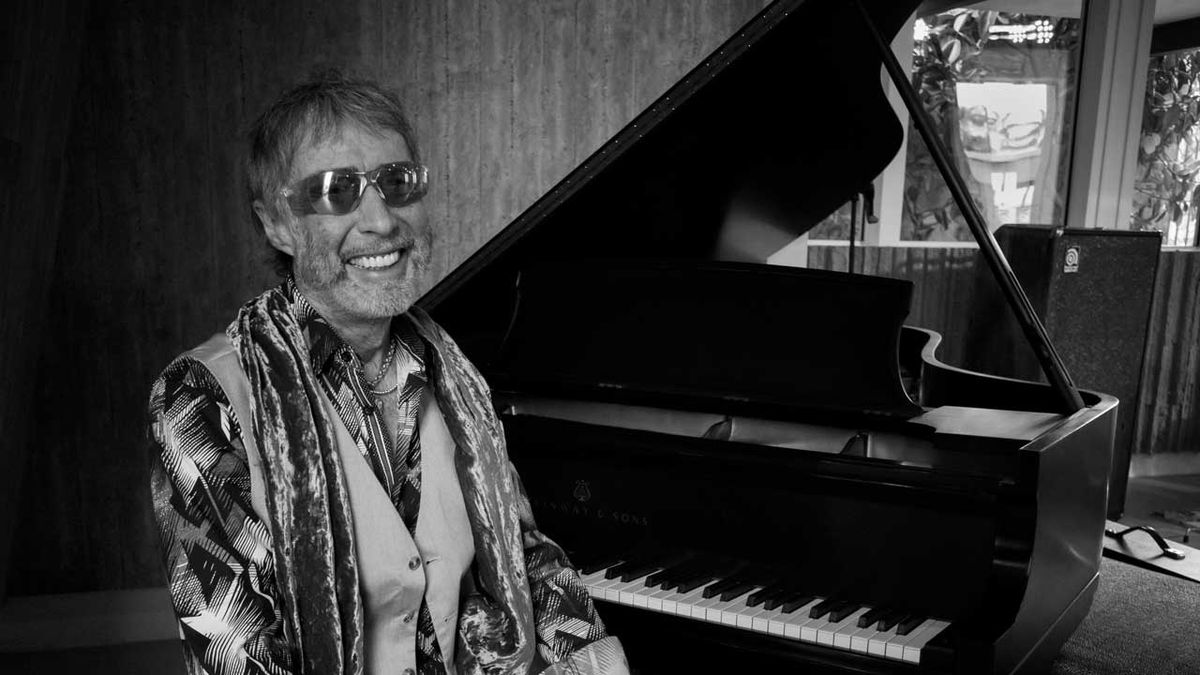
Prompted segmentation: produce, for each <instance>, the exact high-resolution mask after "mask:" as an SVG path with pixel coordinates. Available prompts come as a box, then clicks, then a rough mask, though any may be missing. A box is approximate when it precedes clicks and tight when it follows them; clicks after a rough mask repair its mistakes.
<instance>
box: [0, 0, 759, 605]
mask: <svg viewBox="0 0 1200 675" xmlns="http://www.w3.org/2000/svg"><path fill="white" fill-rule="evenodd" d="M764 4H765V2H762V1H761V0H753V1H751V0H738V1H737V2H719V1H717V0H705V1H704V2H690V1H689V0H669V1H668V0H663V1H661V2H653V3H647V2H638V1H636V0H553V1H551V2H541V1H537V0H522V1H520V2H505V3H499V2H488V1H486V0H448V1H445V2H442V1H439V2H395V3H390V2H384V3H380V2H371V1H367V0H361V1H358V2H350V3H327V2H317V1H316V0H297V1H289V2H257V3H234V2H231V1H230V0H210V1H209V2H206V3H189V2H184V1H183V0H165V1H164V0H116V1H114V2H106V3H98V5H99V6H98V7H96V11H95V12H94V13H93V14H92V16H91V17H90V19H89V21H88V24H87V27H86V40H78V41H77V44H78V45H81V47H80V48H81V49H82V50H83V54H84V58H83V59H82V60H83V62H84V68H85V70H84V72H83V76H82V77H81V78H80V86H79V88H78V91H77V92H74V93H75V98H76V101H77V105H76V106H75V110H76V115H75V120H74V122H73V123H72V124H71V127H70V133H69V140H68V141H67V143H66V150H65V154H66V157H67V162H68V165H69V166H70V167H71V171H72V175H73V182H72V194H71V199H69V200H63V214H62V217H61V219H58V218H56V219H54V223H52V225H53V224H61V231H62V236H61V237H60V238H59V244H58V245H57V247H56V248H55V246H54V244H53V243H49V244H45V243H44V242H43V244H44V245H45V246H47V247H48V248H46V249H45V251H47V259H49V256H50V254H51V253H52V254H53V255H54V256H55V257H56V258H57V260H58V264H57V265H56V267H55V273H53V274H51V272H50V271H49V270H48V268H47V267H45V266H43V267H39V268H36V269H37V271H36V272H35V273H34V272H27V274H26V276H27V277H28V278H24V277H23V278H22V279H20V280H19V281H20V282H21V283H20V285H18V286H16V288H17V289H27V288H30V287H34V286H37V285H38V284H40V285H41V288H43V289H45V293H44V295H48V297H49V303H48V304H49V311H50V316H51V317H52V320H51V321H50V322H49V324H48V328H49V333H48V335H49V336H50V338H49V339H47V340H45V341H43V342H41V343H40V349H37V348H36V347H37V344H38V343H37V342H36V341H35V342H33V343H31V342H30V341H29V340H25V341H24V344H25V345H26V347H29V349H28V350H27V352H28V353H24V354H23V355H22V358H23V359H24V362H25V363H27V364H28V363H40V364H41V366H40V372H39V373H38V377H37V378H36V379H37V381H38V383H39V384H38V386H37V387H36V388H35V391H34V403H33V404H32V406H31V407H32V408H33V410H32V411H31V412H32V414H31V415H29V418H30V420H29V421H30V425H31V428H36V429H38V436H37V438H36V442H35V443H31V444H30V447H33V448H34V449H35V450H36V453H34V455H33V457H32V459H31V462H30V465H29V466H30V468H29V471H28V472H27V474H28V478H27V480H25V482H24V489H25V491H26V493H27V494H35V495H37V496H38V499H37V500H36V501H35V502H30V501H28V500H26V501H25V502H24V505H23V507H22V510H21V513H20V525H19V531H18V532H17V534H16V546H17V548H18V549H19V551H20V555H19V556H17V557H15V558H14V559H13V565H12V567H13V569H12V574H11V575H10V580H11V584H12V589H13V592H14V593H18V594H34V593H57V592H72V591H89V590H108V589H120V588H132V587H142V586H152V585H156V584H159V583H161V582H162V576H161V571H160V569H159V561H158V552H157V549H156V541H155V539H156V535H155V533H154V530H153V527H152V523H151V518H150V514H149V511H148V488H147V476H146V464H147V451H148V443H147V440H146V430H145V419H144V409H145V402H146V397H147V395H148V392H149V385H150V382H151V381H152V380H153V378H154V377H155V376H156V375H157V373H158V372H159V371H160V370H161V368H162V367H163V366H165V365H166V363H167V362H168V361H169V360H170V359H171V358H172V357H173V356H174V355H176V354H178V353H179V352H181V351H182V350H184V349H186V348H187V347H189V346H191V345H194V344H197V343H199V342H200V341H202V340H203V339H205V338H206V337H207V336H208V335H210V334H212V333H213V332H215V331H217V330H220V329H222V328H223V327H224V326H225V325H226V324H227V323H228V322H229V321H230V320H231V319H232V318H233V316H234V314H235V312H236V310H237V308H238V306H239V305H240V304H241V303H242V302H244V301H245V300H246V299H248V298H250V297H252V296H253V295H254V294H256V293H257V292H259V291H260V290H262V289H263V288H264V287H266V286H267V285H269V284H272V283H274V280H275V278H274V275H273V273H272V272H271V271H270V269H269V267H268V262H267V261H268V260H269V255H268V253H267V249H266V248H265V245H264V244H263V243H262V242H261V240H260V238H259V235H258V234H257V232H256V231H255V230H254V228H253V227H252V225H251V224H250V219H249V210H248V208H247V205H246V203H245V193H244V187H243V181H244V174H243V169H242V167H241V140H240V139H241V135H242V134H243V132H244V131H245V129H246V128H247V127H248V125H249V124H250V122H251V121H252V118H253V115H255V114H257V112H258V111H260V110H261V109H262V107H263V106H264V105H266V104H267V103H268V102H269V101H271V100H272V99H274V98H275V97H276V96H277V95H278V94H279V93H280V92H281V91H282V90H283V89H284V88H286V87H287V86H289V85H291V84H293V83H295V82H296V81H297V80H298V79H300V78H302V77H303V76H304V75H305V74H306V73H308V72H310V71H311V70H313V69H315V68H321V67H329V66H336V67H340V68H343V69H345V70H348V71H351V72H354V73H358V74H362V75H365V76H369V77H374V78H376V79H380V80H381V81H383V82H385V83H386V84H388V85H390V86H393V87H395V88H396V89H398V90H399V91H400V93H401V95H402V98H403V99H404V100H405V102H406V105H407V107H408V109H409V111H410V114H411V115H412V117H413V119H414V124H415V126H416V129H417V132H418V136H419V137H420V140H421V144H422V151H423V155H424V157H425V159H426V161H427V162H428V163H429V164H430V166H431V171H432V176H433V181H434V183H433V187H432V190H431V195H430V198H429V207H430V212H431V217H432V218H433V222H434V225H435V228H436V230H437V232H438V236H439V249H438V252H437V255H436V257H435V259H434V261H433V270H432V272H433V273H432V275H431V279H430V283H432V282H434V281H436V280H437V279H438V278H440V277H441V276H443V275H445V274H446V273H447V272H448V271H449V270H450V269H452V268H453V267H454V266H455V265H457V264H458V263H459V262H461V261H462V260H463V259H464V258H465V257H467V256H468V255H469V254H470V253H471V252H473V251H474V250H475V249H476V248H478V247H479V246H480V245H481V244H482V243H483V242H485V241H487V240H488V239H489V238H490V237H491V236H492V235H493V234H495V233H496V232H497V231H498V230H499V229H500V228H501V227H503V226H504V225H505V224H507V223H508V222H510V221H511V220H512V219H513V218H515V217H516V216H517V215H518V214H519V213H520V212H521V211H522V210H524V209H525V208H527V207H528V206H530V205H531V204H532V203H533V202H534V201H535V200H536V199H537V198H538V197H539V196H541V195H542V194H543V193H544V192H545V191H547V190H548V189H549V188H550V187H551V186H553V185H554V184H555V182H557V181H558V180H559V179H560V178H562V177H563V176H564V175H565V174H566V173H567V172H568V171H570V170H571V169H573V168H574V167H575V166H576V165H577V164H578V163H579V162H580V161H582V160H583V159H584V158H585V157H586V156H587V155H588V154H590V153H591V152H592V151H593V150H595V149H596V148H597V147H599V145H600V144H601V143H603V142H604V141H605V140H607V139H608V138H609V137H611V136H612V135H613V134H615V133H616V132H617V131H618V130H619V129H620V128H621V127H622V126H623V125H624V124H625V123H626V122H627V121H629V120H630V119H632V118H633V117H634V116H635V115H636V114H637V113H638V112H640V111H641V110H642V109H643V108H645V107H646V106H647V105H649V104H650V103H651V102H652V101H653V100H654V98H656V97H657V96H658V95H660V94H661V93H662V92H663V91H664V90H665V89H666V88H667V87H668V86H669V85H671V84H672V83H674V82H675V81H677V80H678V79H679V78H680V77H681V76H682V75H683V74H684V73H685V72H686V71H687V70H688V69H690V68H691V67H692V66H694V65H695V64H696V63H697V62H698V61H699V59H700V58H702V57H703V56H704V55H705V54H707V53H708V52H709V51H711V50H712V49H713V48H715V47H716V46H717V45H719V44H720V43H721V42H722V41H723V40H725V39H726V38H727V37H729V35H730V34H732V33H733V31H734V30H735V29H736V28H737V27H739V26H740V25H741V24H742V23H744V22H745V21H746V20H748V19H749V18H750V17H751V16H752V15H753V14H754V13H755V12H756V11H758V10H759V9H760V8H761V7H762V6H763V5H764ZM46 6H47V7H48V8H51V9H52V8H53V7H56V5H54V4H53V3H48V4H47V5H46ZM81 26H82V24H81ZM36 51H37V50H32V49H31V50H29V52H28V53H35V52H36ZM22 91H26V89H22ZM28 91H31V92H32V91H34V90H33V89H29V90H28ZM61 131H62V133H61V134H59V136H61V137H63V138H67V137H68V134H67V133H66V131H67V129H66V128H64V129H62V130H61ZM3 147H5V148H7V147H10V146H9V145H5V146H3ZM5 152H6V153H7V150H6V151H5ZM41 226H42V225H40V224H29V225H28V226H26V229H24V230H22V233H23V236H26V237H33V235H35V234H38V233H40V232H41V231H39V230H36V228H37V227H41ZM52 230H53V228H52V227H51V228H50V230H47V231H52ZM9 250H13V249H9ZM28 269H30V270H32V269H34V268H28ZM36 305H37V303H36V301H30V304H29V306H30V307H33V306H36ZM12 306H13V305H8V306H7V307H12ZM16 306H18V307H24V305H21V304H20V302H18V303H17V305H16ZM4 323H5V328H4V329H5V330H9V329H11V328H12V327H13V324H12V323H11V322H7V321H6V322H4ZM16 342H18V341H14V342H13V343H12V344H16ZM4 344H5V346H6V349H7V348H8V345H9V344H10V341H9V339H8V337H7V336H6V338H5V343H4ZM6 358H7V353H6ZM6 363H7V362H6ZM6 373H7V371H6ZM28 379H31V378H24V379H21V378H18V379H16V380H10V381H17V382H20V381H25V380H28Z"/></svg>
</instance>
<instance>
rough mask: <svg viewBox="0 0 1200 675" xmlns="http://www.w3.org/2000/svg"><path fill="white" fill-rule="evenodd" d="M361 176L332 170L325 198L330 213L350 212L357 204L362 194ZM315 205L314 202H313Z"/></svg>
mask: <svg viewBox="0 0 1200 675" xmlns="http://www.w3.org/2000/svg"><path fill="white" fill-rule="evenodd" d="M361 181H362V178H361V177H359V176H356V175H355V174H353V173H352V172H349V171H334V172H333V176H332V177H331V178H330V180H329V189H328V191H327V192H326V194H325V200H326V201H327V202H328V204H329V212H330V213H350V212H351V211H353V210H354V207H355V205H357V204H358V197H359V195H360V194H362V187H361ZM314 205H315V202H314Z"/></svg>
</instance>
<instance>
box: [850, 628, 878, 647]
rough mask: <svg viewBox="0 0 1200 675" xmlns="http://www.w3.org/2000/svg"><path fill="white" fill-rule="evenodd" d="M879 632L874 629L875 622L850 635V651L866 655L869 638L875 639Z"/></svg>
mask: <svg viewBox="0 0 1200 675" xmlns="http://www.w3.org/2000/svg"><path fill="white" fill-rule="evenodd" d="M878 633H879V631H878V630H877V629H876V628H875V622H871V625H869V626H867V627H865V628H859V629H858V630H856V631H854V632H853V633H851V634H850V651H852V652H860V653H862V654H866V653H868V651H869V650H868V646H869V642H870V640H871V638H873V637H875V636H876V635H877V634H878Z"/></svg>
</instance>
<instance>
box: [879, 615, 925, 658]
mask: <svg viewBox="0 0 1200 675" xmlns="http://www.w3.org/2000/svg"><path fill="white" fill-rule="evenodd" d="M927 623H929V619H926V620H925V621H922V622H921V624H920V625H918V626H917V627H916V628H914V629H912V630H911V631H909V633H908V635H899V634H897V635H896V637H894V638H892V639H891V640H888V643H887V653H885V654H884V656H886V657H888V658H889V659H895V660H897V661H903V660H904V647H905V645H907V644H909V643H910V642H912V641H913V640H914V639H915V638H916V636H917V635H919V634H920V633H921V631H922V629H923V628H924V627H925V624H927Z"/></svg>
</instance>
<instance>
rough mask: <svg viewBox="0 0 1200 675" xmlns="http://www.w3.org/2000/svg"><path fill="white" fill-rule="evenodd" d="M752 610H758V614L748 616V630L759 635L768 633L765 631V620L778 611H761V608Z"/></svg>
mask: <svg viewBox="0 0 1200 675" xmlns="http://www.w3.org/2000/svg"><path fill="white" fill-rule="evenodd" d="M754 609H756V610H758V613H757V614H751V615H750V630H752V631H756V632H759V633H766V632H768V631H767V620H768V619H769V618H770V617H772V616H773V615H774V614H775V613H776V612H778V610H774V609H763V608H762V607H761V606H759V607H755V608H754Z"/></svg>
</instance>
